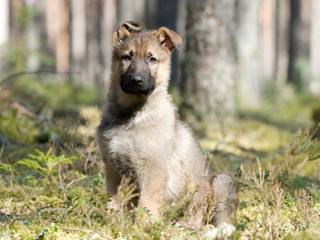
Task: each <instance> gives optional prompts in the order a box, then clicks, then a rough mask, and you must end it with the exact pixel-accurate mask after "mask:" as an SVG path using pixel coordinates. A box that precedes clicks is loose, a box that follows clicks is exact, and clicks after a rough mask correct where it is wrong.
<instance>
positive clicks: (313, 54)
mask: <svg viewBox="0 0 320 240" xmlns="http://www.w3.org/2000/svg"><path fill="white" fill-rule="evenodd" d="M310 46H311V47H310V49H311V51H310V65H311V82H310V84H309V91H310V92H312V93H315V94H320V1H319V0H312V6H311V42H310Z"/></svg>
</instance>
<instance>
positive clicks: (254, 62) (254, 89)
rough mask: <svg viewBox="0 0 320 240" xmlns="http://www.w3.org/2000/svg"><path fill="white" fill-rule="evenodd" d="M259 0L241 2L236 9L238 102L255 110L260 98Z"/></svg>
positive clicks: (243, 0)
mask: <svg viewBox="0 0 320 240" xmlns="http://www.w3.org/2000/svg"><path fill="white" fill-rule="evenodd" d="M260 4H261V1H260V0H242V1H239V2H238V7H237V23H238V28H237V29H238V30H237V38H236V43H237V60H238V77H237V80H238V84H237V92H238V101H239V105H240V106H241V107H245V108H252V109H254V108H257V107H258V106H259V103H260V98H261V96H260V95H261V78H262V75H261V65H260V61H259V60H260V42H259V40H260V38H259V35H260V31H259V30H260V28H259V9H260Z"/></svg>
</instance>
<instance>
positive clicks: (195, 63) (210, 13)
mask: <svg viewBox="0 0 320 240" xmlns="http://www.w3.org/2000/svg"><path fill="white" fill-rule="evenodd" d="M234 14H235V0H226V1H215V0H202V1H193V0H188V2H187V24H186V37H185V40H186V53H185V62H184V64H183V69H182V80H181V81H180V88H181V92H182V96H183V101H184V102H183V105H182V106H183V107H184V108H185V110H186V111H188V110H189V111H191V112H192V115H194V116H196V117H198V118H199V119H203V120H207V121H210V120H218V121H219V122H220V123H222V122H225V121H226V120H230V119H232V118H233V116H234V113H235V80H234V77H235V76H234V74H235V59H234Z"/></svg>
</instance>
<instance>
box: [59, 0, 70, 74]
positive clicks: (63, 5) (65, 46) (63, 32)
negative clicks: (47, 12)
mask: <svg viewBox="0 0 320 240" xmlns="http://www.w3.org/2000/svg"><path fill="white" fill-rule="evenodd" d="M57 1H58V9H59V13H58V15H59V18H58V19H56V21H57V22H58V35H57V40H56V60H57V71H59V72H68V71H69V67H70V47H69V45H70V43H69V5H68V0H57Z"/></svg>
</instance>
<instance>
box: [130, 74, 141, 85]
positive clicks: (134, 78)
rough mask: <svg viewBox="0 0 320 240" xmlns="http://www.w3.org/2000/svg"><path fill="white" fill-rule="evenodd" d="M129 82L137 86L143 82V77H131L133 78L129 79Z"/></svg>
mask: <svg viewBox="0 0 320 240" xmlns="http://www.w3.org/2000/svg"><path fill="white" fill-rule="evenodd" d="M131 80H132V81H133V82H134V83H136V84H138V85H141V84H142V83H143V82H144V77H143V76H141V75H133V76H132V77H131Z"/></svg>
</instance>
